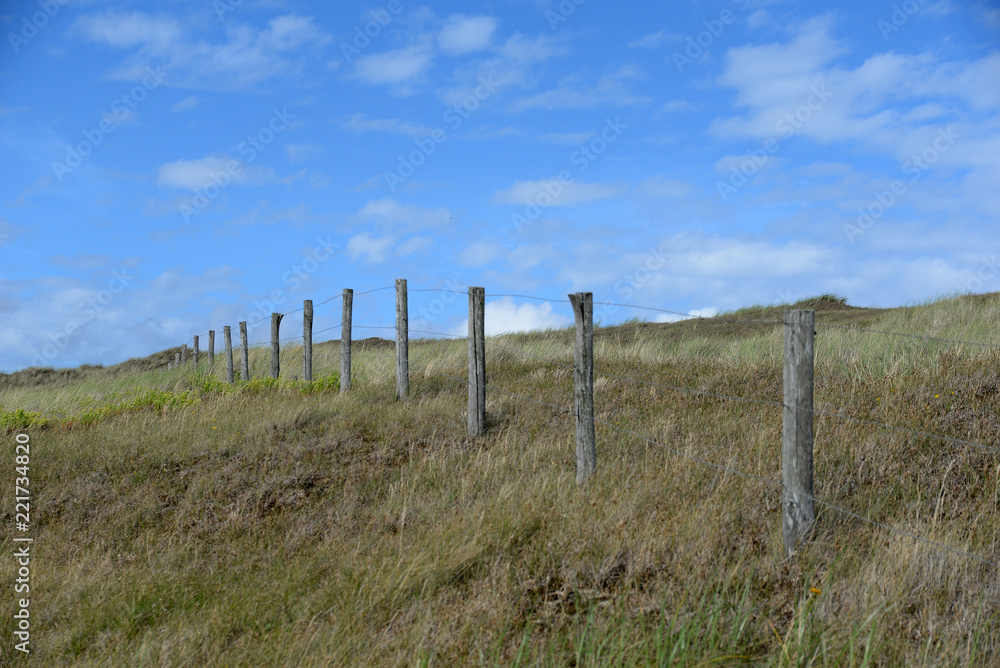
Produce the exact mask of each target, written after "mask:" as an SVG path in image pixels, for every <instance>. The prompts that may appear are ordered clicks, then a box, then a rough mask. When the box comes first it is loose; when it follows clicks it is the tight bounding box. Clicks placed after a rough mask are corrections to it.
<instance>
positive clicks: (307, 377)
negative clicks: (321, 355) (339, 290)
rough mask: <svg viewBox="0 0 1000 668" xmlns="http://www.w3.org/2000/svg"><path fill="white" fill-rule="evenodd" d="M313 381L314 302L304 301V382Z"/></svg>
mask: <svg viewBox="0 0 1000 668" xmlns="http://www.w3.org/2000/svg"><path fill="white" fill-rule="evenodd" d="M312 379H313V301H312V300H311V299H305V300H303V301H302V380H304V381H306V382H307V383H308V382H309V381H311V380H312Z"/></svg>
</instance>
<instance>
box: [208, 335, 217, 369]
mask: <svg viewBox="0 0 1000 668" xmlns="http://www.w3.org/2000/svg"><path fill="white" fill-rule="evenodd" d="M214 366H215V330H214V329H210V330H208V368H209V369H211V368H212V367H214Z"/></svg>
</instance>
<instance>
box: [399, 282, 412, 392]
mask: <svg viewBox="0 0 1000 668" xmlns="http://www.w3.org/2000/svg"><path fill="white" fill-rule="evenodd" d="M409 393H410V331H409V311H408V310H407V307H406V279H405V278H397V279H396V399H402V398H403V397H405V396H406V395H407V394H409Z"/></svg>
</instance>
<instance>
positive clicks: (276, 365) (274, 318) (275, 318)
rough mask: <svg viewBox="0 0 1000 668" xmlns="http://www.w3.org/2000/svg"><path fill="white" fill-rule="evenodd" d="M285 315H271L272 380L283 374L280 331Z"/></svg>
mask: <svg viewBox="0 0 1000 668" xmlns="http://www.w3.org/2000/svg"><path fill="white" fill-rule="evenodd" d="M282 316H283V314H281V313H272V314H271V378H277V377H278V375H279V374H280V373H281V350H280V349H279V348H278V330H279V329H280V328H281V318H282Z"/></svg>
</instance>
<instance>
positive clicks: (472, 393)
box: [469, 287, 486, 438]
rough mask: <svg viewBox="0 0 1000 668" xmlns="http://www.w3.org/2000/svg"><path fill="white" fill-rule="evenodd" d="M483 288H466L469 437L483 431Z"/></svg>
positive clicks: (484, 415) (484, 405)
mask: <svg viewBox="0 0 1000 668" xmlns="http://www.w3.org/2000/svg"><path fill="white" fill-rule="evenodd" d="M485 308H486V288H473V287H470V288H469V438H472V437H475V436H482V435H483V434H484V433H485V432H486V326H485Z"/></svg>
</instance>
